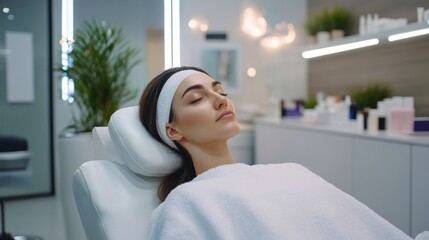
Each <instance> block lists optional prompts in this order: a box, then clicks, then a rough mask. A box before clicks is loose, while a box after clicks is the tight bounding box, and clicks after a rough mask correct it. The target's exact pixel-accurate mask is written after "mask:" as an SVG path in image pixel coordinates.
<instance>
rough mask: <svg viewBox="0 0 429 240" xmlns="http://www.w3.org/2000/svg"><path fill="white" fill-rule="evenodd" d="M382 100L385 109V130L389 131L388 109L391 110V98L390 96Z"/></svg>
mask: <svg viewBox="0 0 429 240" xmlns="http://www.w3.org/2000/svg"><path fill="white" fill-rule="evenodd" d="M383 102H384V109H385V113H386V127H385V129H386V131H387V132H389V131H390V110H391V105H392V99H391V98H386V99H384V100H383Z"/></svg>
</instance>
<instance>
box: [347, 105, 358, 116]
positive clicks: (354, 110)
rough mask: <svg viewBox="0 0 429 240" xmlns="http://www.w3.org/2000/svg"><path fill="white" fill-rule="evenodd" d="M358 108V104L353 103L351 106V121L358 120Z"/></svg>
mask: <svg viewBox="0 0 429 240" xmlns="http://www.w3.org/2000/svg"><path fill="white" fill-rule="evenodd" d="M357 111H358V107H357V105H356V104H354V103H352V104H350V106H349V119H350V120H355V119H356V118H357Z"/></svg>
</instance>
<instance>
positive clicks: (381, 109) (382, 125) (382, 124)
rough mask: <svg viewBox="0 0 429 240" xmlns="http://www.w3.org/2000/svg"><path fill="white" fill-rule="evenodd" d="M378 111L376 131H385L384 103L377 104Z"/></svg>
mask: <svg viewBox="0 0 429 240" xmlns="http://www.w3.org/2000/svg"><path fill="white" fill-rule="evenodd" d="M377 111H378V130H386V107H385V102H384V101H380V102H378V103H377Z"/></svg>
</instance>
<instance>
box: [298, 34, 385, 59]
mask: <svg viewBox="0 0 429 240" xmlns="http://www.w3.org/2000/svg"><path fill="white" fill-rule="evenodd" d="M379 42H380V41H379V40H378V39H377V38H373V39H368V40H364V41H359V42H353V43H346V44H341V45H337V46H332V47H326V48H319V49H314V50H309V51H305V52H303V53H302V57H303V58H306V59H308V58H315V57H320V56H325V55H329V54H334V53H339V52H345V51H350V50H353V49H358V48H363V47H369V46H373V45H377V44H378V43H379Z"/></svg>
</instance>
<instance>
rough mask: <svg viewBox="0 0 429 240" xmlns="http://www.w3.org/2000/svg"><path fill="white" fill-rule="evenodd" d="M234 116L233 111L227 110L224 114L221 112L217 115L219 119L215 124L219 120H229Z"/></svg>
mask: <svg viewBox="0 0 429 240" xmlns="http://www.w3.org/2000/svg"><path fill="white" fill-rule="evenodd" d="M234 115H235V114H234V112H233V111H231V110H227V111H224V112H222V113H221V114H220V115H219V117H218V118H217V119H216V122H217V121H219V120H221V119H224V118H230V117H233V116H234Z"/></svg>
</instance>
